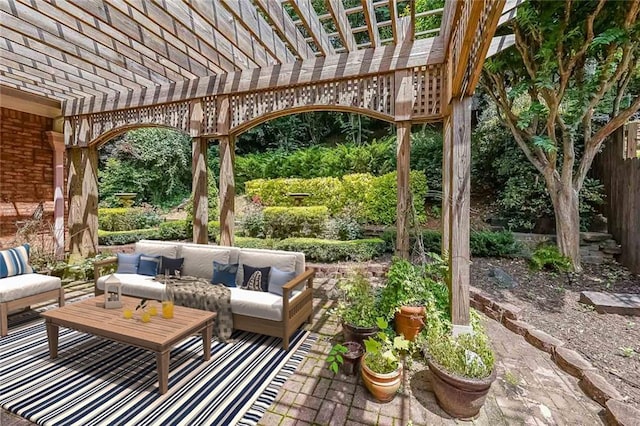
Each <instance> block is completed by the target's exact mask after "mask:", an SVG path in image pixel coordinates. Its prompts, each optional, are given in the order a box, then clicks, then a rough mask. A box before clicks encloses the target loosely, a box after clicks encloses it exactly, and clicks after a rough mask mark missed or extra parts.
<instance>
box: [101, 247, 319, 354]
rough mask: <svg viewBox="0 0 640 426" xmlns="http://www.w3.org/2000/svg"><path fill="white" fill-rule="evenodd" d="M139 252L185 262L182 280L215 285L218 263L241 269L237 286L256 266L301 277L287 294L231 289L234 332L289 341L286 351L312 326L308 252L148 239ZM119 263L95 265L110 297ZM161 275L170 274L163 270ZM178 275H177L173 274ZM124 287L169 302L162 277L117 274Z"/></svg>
mask: <svg viewBox="0 0 640 426" xmlns="http://www.w3.org/2000/svg"><path fill="white" fill-rule="evenodd" d="M135 253H140V254H145V255H150V256H164V257H167V258H172V259H176V258H184V263H183V265H182V271H181V275H182V276H192V277H198V278H203V279H206V280H211V278H212V276H213V269H214V265H213V262H214V261H215V262H218V263H221V264H238V272H237V275H236V279H235V282H236V285H238V286H239V285H240V284H241V283H242V280H243V265H245V264H246V265H250V266H252V267H258V268H261V267H266V266H269V267H276V268H278V269H279V270H281V271H286V272H295V274H293V275H295V278H293V279H291V280H290V281H289V282H287V283H286V284H285V285H283V286H282V295H278V294H273V293H270V292H262V291H254V290H246V289H242V288H240V287H230V291H231V311H232V313H233V328H234V329H237V330H244V331H250V332H254V333H260V334H265V335H268V336H274V337H280V338H282V339H283V344H282V345H283V347H284V349H285V350H288V348H289V338H290V336H291V335H292V334H293V332H295V330H297V329H298V328H299V327H300V326H301V325H302V324H303V323H304V322H305V321H308V322H311V318H312V303H313V277H314V275H315V271H314V269H313V268H307V267H306V266H305V258H304V253H300V252H287V251H279V250H262V249H246V248H243V249H241V248H237V247H227V246H216V245H204V244H191V243H178V242H167V241H151V240H142V241H139V242H137V243H136V245H135ZM115 262H117V259H115V258H112V259H107V260H104V261H98V262H96V263H95V265H94V268H95V292H96V294H100V293H102V292H104V286H105V281H106V280H107V278H108V277H109V276H110V275H109V274H103V272H102V271H103V269H104V267H105V266H107V265H113V264H114V263H115ZM159 272H160V274H162V273H164V272H163V271H159ZM171 272H173V271H171ZM114 276H115V277H117V278H118V279H119V280H120V282H121V284H122V293H123V294H126V295H129V296H134V297H139V298H146V299H155V300H164V299H165V298H166V292H165V284H164V283H163V282H162V280H157V279H156V278H157V277H153V276H147V275H140V274H138V273H136V274H121V273H115V274H114Z"/></svg>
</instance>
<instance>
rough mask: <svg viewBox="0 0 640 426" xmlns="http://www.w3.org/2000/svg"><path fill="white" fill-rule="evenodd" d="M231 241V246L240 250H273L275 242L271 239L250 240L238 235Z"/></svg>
mask: <svg viewBox="0 0 640 426" xmlns="http://www.w3.org/2000/svg"><path fill="white" fill-rule="evenodd" d="M233 240H234V241H233V245H234V246H236V247H240V248H257V249H273V248H274V247H273V246H274V244H275V243H276V241H275V240H272V239H271V238H251V237H240V236H238V235H236V236H235V237H234V239H233Z"/></svg>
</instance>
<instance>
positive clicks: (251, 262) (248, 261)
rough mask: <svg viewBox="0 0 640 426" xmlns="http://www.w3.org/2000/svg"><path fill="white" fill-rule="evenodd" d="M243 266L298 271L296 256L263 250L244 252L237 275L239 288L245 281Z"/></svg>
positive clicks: (241, 254) (241, 253)
mask: <svg viewBox="0 0 640 426" xmlns="http://www.w3.org/2000/svg"><path fill="white" fill-rule="evenodd" d="M242 265H248V266H253V267H254V268H265V267H267V266H269V267H272V268H274V267H275V268H278V269H280V270H281V271H283V272H293V271H295V270H296V256H295V255H294V254H287V253H286V252H277V251H274V250H263V251H261V252H255V251H245V250H242V251H241V252H240V267H239V268H238V274H237V275H236V285H237V286H240V285H242V282H243V279H244V268H243V267H242Z"/></svg>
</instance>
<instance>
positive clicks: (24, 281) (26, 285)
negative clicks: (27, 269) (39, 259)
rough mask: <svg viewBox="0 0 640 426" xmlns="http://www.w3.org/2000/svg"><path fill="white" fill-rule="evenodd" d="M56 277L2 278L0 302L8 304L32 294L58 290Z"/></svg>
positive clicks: (25, 275)
mask: <svg viewBox="0 0 640 426" xmlns="http://www.w3.org/2000/svg"><path fill="white" fill-rule="evenodd" d="M60 285H61V281H60V278H58V277H51V276H49V275H42V274H34V273H30V274H22V275H14V276H11V277H6V278H2V281H1V282H0V302H10V301H12V300H17V299H21V298H23V297H27V296H33V295H34V294H40V293H44V292H46V291H50V290H56V289H58V288H60Z"/></svg>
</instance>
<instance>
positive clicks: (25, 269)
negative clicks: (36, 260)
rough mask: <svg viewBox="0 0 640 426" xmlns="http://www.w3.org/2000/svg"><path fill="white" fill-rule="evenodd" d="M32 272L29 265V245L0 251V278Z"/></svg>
mask: <svg viewBox="0 0 640 426" xmlns="http://www.w3.org/2000/svg"><path fill="white" fill-rule="evenodd" d="M32 272H33V268H32V267H31V265H29V244H23V245H21V246H20V247H15V248H12V249H9V250H2V251H0V278H6V277H13V276H14V275H21V274H30V273H32Z"/></svg>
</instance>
